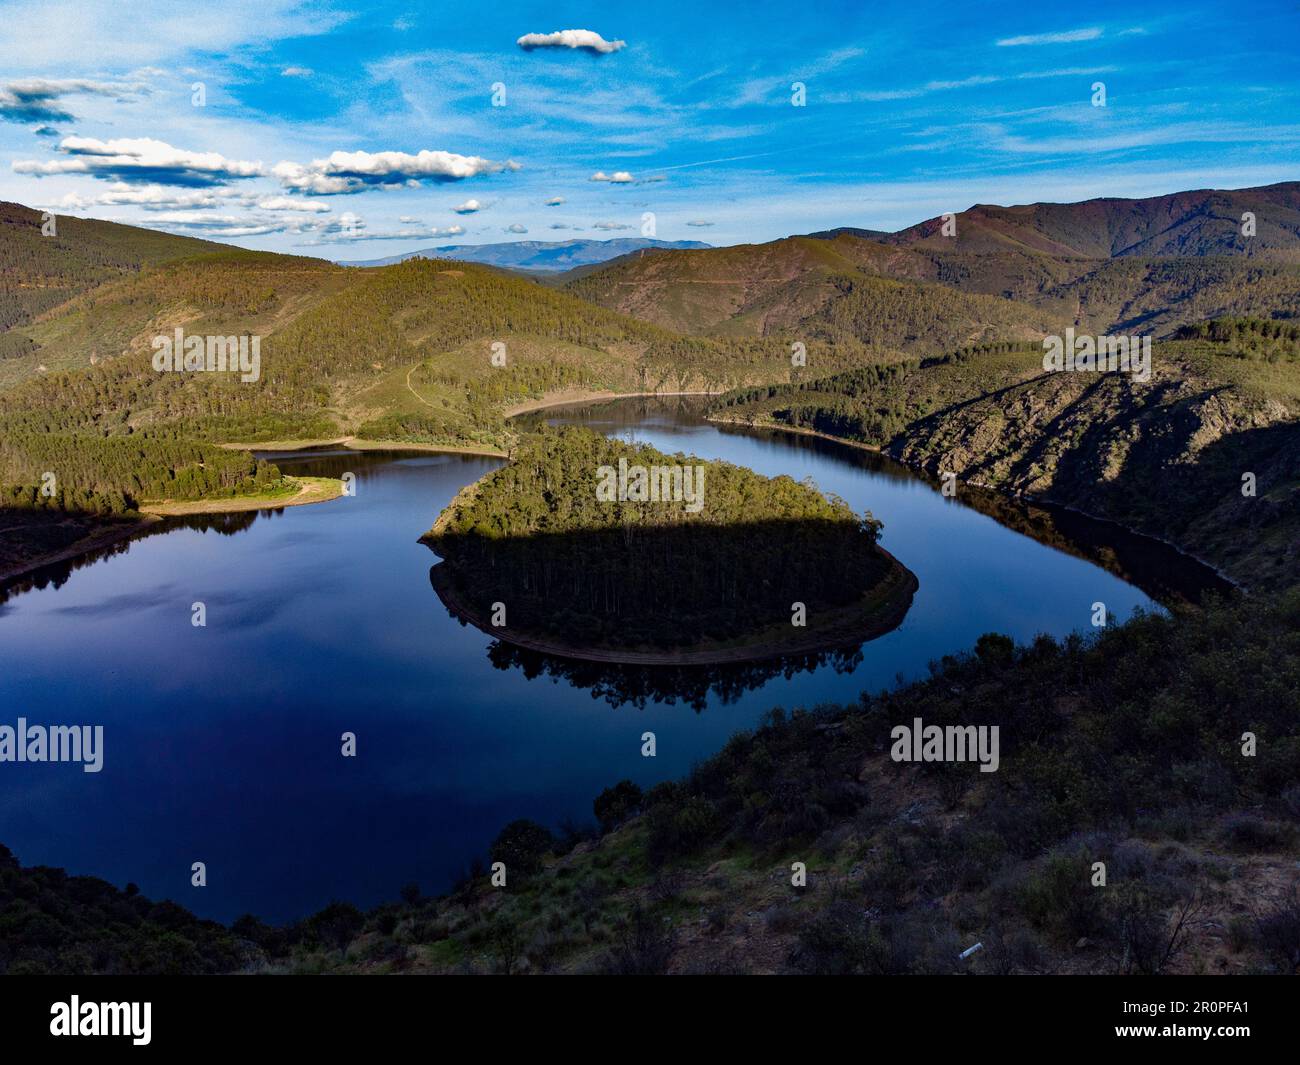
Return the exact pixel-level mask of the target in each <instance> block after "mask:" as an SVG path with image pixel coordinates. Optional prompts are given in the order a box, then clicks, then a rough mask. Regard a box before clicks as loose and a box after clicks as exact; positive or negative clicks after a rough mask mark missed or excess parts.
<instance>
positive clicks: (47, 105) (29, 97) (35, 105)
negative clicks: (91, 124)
mask: <svg viewBox="0 0 1300 1065" xmlns="http://www.w3.org/2000/svg"><path fill="white" fill-rule="evenodd" d="M148 91H149V87H148V86H147V85H146V84H144V83H143V82H121V81H92V80H89V79H86V78H65V79H53V78H24V79H22V80H20V81H10V82H7V83H6V84H4V85H0V121H7V122H71V121H73V118H74V116H73V115H72V114H71V113H70V112H68V111H67V110H65V109H64V107H63V105H62V99H63V97H65V96H74V95H78V94H80V95H86V96H107V97H111V98H113V99H116V100H125V99H129V98H131V97H133V96H140V95H144V94H146V93H148Z"/></svg>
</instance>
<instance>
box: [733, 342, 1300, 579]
mask: <svg viewBox="0 0 1300 1065" xmlns="http://www.w3.org/2000/svg"><path fill="white" fill-rule="evenodd" d="M1180 335H1181V336H1183V337H1184V339H1181V340H1177V341H1168V342H1161V343H1158V344H1156V345H1155V347H1154V350H1153V356H1152V373H1151V379H1150V381H1149V382H1146V383H1143V382H1139V381H1136V380H1134V379H1132V378H1131V377H1130V376H1128V375H1123V374H1116V373H1108V374H1095V373H1047V372H1044V370H1043V366H1042V358H1043V353H1042V347H1041V346H1032V345H1025V346H1016V345H991V346H988V347H986V348H984V349H971V350H968V351H964V352H959V353H957V354H955V355H953V356H951V357H947V358H942V359H932V360H926V361H924V362H921V361H915V360H914V361H911V362H907V363H900V364H898V365H895V366H890V367H886V368H868V369H863V370H858V371H852V372H850V373H847V374H841V375H836V376H832V377H829V378H825V379H822V380H814V381H806V382H801V383H799V384H796V385H779V386H771V387H766V388H754V389H742V390H738V391H736V392H733V393H730V394H729V395H727V396H724V397H722V399H721V400H720V401H719V402H718V403H717V404H716V406H715V416H716V417H718V418H721V419H724V420H736V421H742V422H745V423H748V424H752V425H779V426H786V427H790V428H796V429H804V430H812V431H816V432H821V433H825V434H827V435H830V436H835V437H840V438H843V439H847V440H852V441H856V442H860V443H864V444H868V445H870V446H873V447H877V448H880V449H881V450H883V451H885V452H886V453H887V454H890V455H892V456H893V457H895V458H897V459H899V460H900V461H903V462H905V463H908V464H909V465H912V466H915V467H919V468H921V469H924V470H926V471H927V472H929V473H930V474H932V475H934V476H939V475H941V474H942V473H944V472H953V473H956V474H957V476H958V478H959V480H960V481H963V482H969V483H972V484H979V485H983V486H987V487H991V488H995V489H998V490H1000V491H1003V492H1008V493H1011V494H1015V495H1027V496H1033V497H1036V498H1041V499H1045V500H1048V501H1052V502H1057V503H1063V504H1066V505H1068V506H1071V507H1074V508H1076V509H1079V510H1082V511H1084V512H1086V513H1090V514H1095V515H1099V516H1102V517H1107V518H1111V519H1113V520H1116V521H1119V522H1122V523H1124V524H1126V525H1130V526H1132V527H1134V528H1137V529H1139V530H1140V531H1143V532H1147V533H1150V534H1152V535H1156V536H1160V537H1164V538H1167V539H1171V540H1173V541H1174V542H1176V543H1179V544H1180V545H1182V546H1184V547H1186V548H1187V549H1189V550H1192V551H1194V552H1195V553H1197V554H1199V555H1201V556H1202V557H1205V558H1210V559H1213V560H1215V562H1216V563H1217V564H1219V565H1222V566H1224V567H1225V568H1227V569H1228V570H1229V571H1230V572H1231V573H1232V574H1233V575H1234V576H1236V577H1237V578H1238V579H1239V580H1244V581H1247V582H1249V583H1251V584H1255V585H1268V584H1272V583H1275V582H1277V581H1281V582H1282V583H1284V584H1291V583H1295V582H1296V581H1297V580H1300V556H1298V555H1297V552H1296V550H1295V544H1296V543H1297V542H1300V433H1298V432H1297V431H1296V419H1297V417H1298V416H1300V341H1297V340H1296V333H1295V330H1294V327H1291V326H1289V325H1287V324H1286V323H1278V322H1272V321H1261V320H1255V321H1242V320H1236V321H1224V322H1219V323H1207V324H1205V325H1202V326H1198V327H1191V328H1186V329H1184V330H1183V332H1182V333H1181V334H1180ZM1244 473H1252V474H1254V477H1255V482H1256V486H1257V495H1256V496H1254V497H1246V496H1243V494H1242V492H1241V486H1242V475H1243V474H1244ZM1243 528H1244V529H1249V530H1250V533H1249V535H1248V536H1243V535H1242V530H1243Z"/></svg>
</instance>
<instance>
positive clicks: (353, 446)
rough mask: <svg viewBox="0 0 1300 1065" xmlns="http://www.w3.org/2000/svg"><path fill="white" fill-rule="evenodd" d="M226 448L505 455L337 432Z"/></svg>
mask: <svg viewBox="0 0 1300 1065" xmlns="http://www.w3.org/2000/svg"><path fill="white" fill-rule="evenodd" d="M217 447H223V448H225V449H226V450H227V451H254V452H256V451H261V452H280V451H285V452H289V451H319V450H324V449H325V448H331V447H345V448H347V449H348V450H350V451H413V452H424V453H430V452H432V453H438V454H448V455H482V456H484V457H485V458H493V459H503V458H506V457H507V456H506V453H505V452H504V451H500V450H497V449H495V448H489V447H486V446H484V447H471V446H466V445H462V444H422V443H419V442H418V441H413V440H367V439H363V438H362V437H359V436H340V437H337V438H336V439H333V440H268V441H265V442H263V443H260V444H258V443H251V444H241V443H236V442H233V441H231V442H227V443H224V444H218V445H217Z"/></svg>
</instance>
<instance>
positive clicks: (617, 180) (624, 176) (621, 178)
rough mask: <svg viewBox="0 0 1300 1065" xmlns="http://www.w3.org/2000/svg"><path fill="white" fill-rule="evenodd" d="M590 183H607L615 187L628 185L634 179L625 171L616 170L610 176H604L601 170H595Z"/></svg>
mask: <svg viewBox="0 0 1300 1065" xmlns="http://www.w3.org/2000/svg"><path fill="white" fill-rule="evenodd" d="M589 180H591V181H608V182H611V183H612V184H615V185H629V184H631V183H632V182H633V181H634V180H635V179H634V178H633V177H632V175H631V174H629V173H628V172H627V171H626V170H616V171H614V173H612V174H606V173H605V171H603V170H597V171H596V172H595V173H594V174H592V175H591V177H590V179H589Z"/></svg>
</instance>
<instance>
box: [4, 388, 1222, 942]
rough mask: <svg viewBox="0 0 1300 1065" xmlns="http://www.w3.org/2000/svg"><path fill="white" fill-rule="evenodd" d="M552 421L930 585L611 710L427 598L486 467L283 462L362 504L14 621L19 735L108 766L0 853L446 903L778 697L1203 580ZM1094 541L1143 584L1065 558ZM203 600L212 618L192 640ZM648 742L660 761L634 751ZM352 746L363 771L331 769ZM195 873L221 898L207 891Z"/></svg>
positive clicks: (1097, 530)
mask: <svg viewBox="0 0 1300 1065" xmlns="http://www.w3.org/2000/svg"><path fill="white" fill-rule="evenodd" d="M536 417H544V418H546V419H547V420H548V421H574V422H583V423H585V424H589V425H592V426H594V427H597V428H599V429H601V430H603V431H605V432H609V433H617V434H620V435H628V434H631V435H634V436H635V437H636V438H638V439H640V440H643V441H646V442H648V443H652V444H654V445H655V446H656V447H658V448H660V449H662V450H665V451H668V452H676V451H685V452H688V453H693V454H695V455H698V456H700V457H703V458H709V459H712V458H721V459H726V460H728V461H731V462H735V463H738V464H741V465H744V466H748V467H750V468H752V469H754V470H757V471H758V472H760V473H763V474H767V475H775V474H779V473H787V474H790V475H791V476H793V477H795V478H804V477H811V478H812V479H813V480H814V481H815V482H816V483H817V485H818V486H819V487H820V488H821V489H822V490H823V491H827V492H835V493H838V494H839V495H841V496H843V497H844V498H845V499H846V500H848V502H849V503H850V504H852V505H853V507H854V508H855V509H857V510H859V511H861V510H864V509H868V508H869V509H871V510H872V511H873V512H874V513H875V516H876V517H877V518H880V519H881V520H883V521H884V523H885V533H884V539H883V543H884V545H885V546H886V547H888V548H889V549H890V550H891V551H892V552H893V553H894V554H895V555H897V556H898V558H899V559H900V560H901V561H902V562H903V563H904V564H905V565H906V566H908V567H909V568H910V569H911V570H912V571H913V572H914V573H915V574H916V575H917V577H918V578H919V580H920V590H919V592H918V593H917V596H916V600H915V603H914V605H913V607H912V610H911V612H910V613H909V614H908V616H907V619H906V621H905V622H904V623H903V625H902V627H901V628H899V629H898V630H896V631H894V632H892V633H890V634H889V635H887V636H885V637H883V638H881V639H879V640H876V641H874V642H872V643H869V644H867V645H866V646H865V647H864V648H863V649H862V653H861V660H860V661H859V662H858V663H857V664H856V667H855V668H853V669H852V670H843V669H842V668H841V669H840V670H838V671H837V669H836V668H835V666H834V665H832V664H828V665H826V666H823V667H821V668H818V669H815V670H814V671H812V672H799V673H795V674H794V675H792V676H790V677H785V676H779V675H778V676H776V677H775V678H773V679H770V680H768V681H767V682H766V683H763V684H762V685H761V686H760V687H757V688H755V689H752V690H749V691H746V692H744V693H743V694H741V695H740V696H739V697H738V698H734V699H729V700H724V699H722V698H719V697H718V696H716V695H714V696H711V697H710V698H709V699H708V700H707V703H706V705H704V706H703V708H702V709H697V708H692V706H690V705H687V704H684V703H683V702H681V701H680V700H679V701H677V702H676V703H675V704H668V703H664V702H656V701H653V700H651V701H646V702H645V703H644V705H636V704H634V703H623V704H621V705H614V704H616V703H617V702H618V700H617V699H610V698H605V697H603V695H601V694H593V691H592V689H591V687H590V686H584V685H582V684H575V683H572V682H571V681H570V680H568V679H563V678H561V679H556V678H555V677H553V676H549V675H546V674H545V673H543V674H541V675H535V674H536V671H535V670H527V671H526V670H524V669H521V668H519V667H518V666H517V665H506V666H505V668H498V667H497V666H495V665H494V664H493V659H491V658H490V657H489V650H490V648H491V647H492V645H493V642H494V641H492V640H491V639H490V638H489V637H488V636H486V635H484V634H483V633H480V632H478V631H477V630H475V629H473V628H466V627H463V626H461V625H460V624H459V623H458V622H456V621H454V620H453V619H451V618H450V617H449V616H448V614H447V612H446V610H445V609H444V608H443V607H442V606H441V604H440V603H439V601H438V599H437V596H436V595H435V594H434V592H433V589H432V588H431V587H430V585H429V569H430V567H431V566H432V565H433V564H434V563H435V562H436V561H437V560H436V558H435V556H433V554H432V553H431V552H430V551H429V550H428V549H427V548H425V547H423V546H422V545H420V544H419V543H417V537H419V536H420V534H421V533H423V532H424V531H425V530H426V529H427V528H428V527H429V526H430V525H431V524H432V523H433V520H434V519H435V518H436V517H437V515H438V512H439V511H440V510H441V509H442V508H443V507H444V506H445V505H446V503H447V502H448V501H449V500H450V499H451V498H452V496H453V495H455V493H456V492H457V491H458V490H459V489H460V488H461V487H462V486H463V485H465V484H467V483H468V482H470V481H472V480H475V479H476V478H478V477H480V476H482V475H483V474H484V473H486V472H488V471H489V470H491V469H493V468H494V467H495V466H496V465H497V464H498V463H497V460H494V459H487V458H477V457H466V456H459V455H432V454H430V455H412V454H403V455H376V454H373V453H364V454H362V453H354V452H340V451H331V452H314V453H310V454H297V455H293V456H276V461H277V463H279V464H280V465H281V466H282V468H284V469H286V470H287V471H288V472H292V473H308V474H309V473H314V472H315V473H330V474H334V475H337V474H338V473H340V472H343V471H344V470H352V471H354V472H355V473H356V474H357V485H358V486H357V495H356V497H355V498H351V499H341V500H337V501H334V502H331V503H327V504H321V505H317V506H306V507H295V508H289V509H284V510H281V511H277V512H265V513H261V514H257V515H236V516H232V517H230V518H228V519H225V520H223V521H222V522H220V523H218V525H214V524H213V523H211V522H209V521H207V520H199V521H195V522H192V523H191V524H190V525H189V526H186V525H181V524H179V523H178V524H177V525H176V526H175V527H173V528H170V529H169V530H168V531H166V532H164V533H162V534H158V535H151V536H147V537H145V538H142V539H139V540H136V541H134V542H132V543H131V544H130V545H129V546H128V547H127V548H126V549H125V550H124V551H119V552H118V553H115V554H112V555H109V556H107V557H103V558H101V559H98V560H96V561H93V562H91V563H89V564H87V565H84V566H81V567H80V568H76V569H73V570H71V572H69V571H68V570H67V568H65V569H64V570H62V571H55V572H54V575H53V577H51V578H50V579H49V580H48V581H47V582H46V583H45V586H44V587H38V588H33V589H27V590H16V591H12V592H11V594H10V595H9V597H8V599H7V601H5V602H4V603H3V604H2V605H0V708H2V709H0V723H8V724H11V725H12V724H14V722H15V719H16V718H17V717H18V716H20V715H22V716H25V717H26V718H27V719H28V720H29V721H30V722H32V723H34V724H35V723H40V724H82V723H85V724H102V725H103V726H104V733H105V736H104V746H105V755H104V768H103V771H102V772H100V773H98V774H86V773H83V772H82V771H81V769H80V768H79V767H78V766H69V765H15V764H8V763H6V764H3V765H0V842H3V843H4V844H6V845H8V846H9V847H10V848H11V849H12V850H13V851H14V853H15V854H16V855H17V856H18V857H19V858H20V859H21V860H22V861H23V862H24V863H26V864H47V865H57V866H63V867H66V868H67V869H68V870H69V871H70V872H73V873H79V874H89V875H95V876H100V877H103V878H105V879H108V880H110V881H112V882H114V883H116V884H118V885H119V886H120V885H123V884H125V883H126V882H127V881H134V882H135V883H137V884H139V886H140V888H141V890H142V891H143V892H145V893H146V894H147V895H150V896H153V897H159V898H172V899H175V900H176V901H178V902H180V903H182V904H183V905H185V906H187V907H189V908H191V909H193V910H195V911H196V912H198V913H200V914H202V915H205V916H212V917H216V918H219V919H223V920H225V919H231V918H233V917H235V916H238V915H239V914H241V913H245V912H253V913H256V914H258V915H259V916H261V917H263V918H265V919H268V920H275V921H279V920H288V919H293V918H297V917H300V916H303V915H305V914H307V913H309V912H311V911H313V910H315V909H317V908H319V907H320V906H322V905H324V904H325V903H326V902H328V901H330V900H331V899H335V898H338V899H347V900H349V901H352V902H355V903H357V904H358V905H361V906H368V905H372V904H374V903H377V902H379V901H383V900H387V899H392V898H395V897H396V895H397V892H398V889H399V888H400V887H401V886H402V885H403V884H405V883H408V882H411V881H416V882H418V883H419V884H420V885H421V887H422V888H423V889H424V890H426V891H438V890H441V889H443V888H445V887H446V886H447V885H448V882H449V880H450V878H451V877H452V876H454V875H455V874H456V873H457V872H459V871H460V870H462V869H463V868H464V867H465V866H466V865H467V864H468V862H469V861H470V860H471V859H472V858H473V857H474V856H475V855H480V854H483V853H484V852H485V850H486V845H487V843H488V842H489V841H490V840H491V838H492V837H493V835H495V833H496V831H497V830H498V829H499V828H500V827H501V826H502V825H503V824H505V823H506V822H507V821H510V820H512V819H514V818H516V817H531V818H533V819H535V820H539V821H542V822H544V823H548V824H551V825H556V824H558V823H559V822H560V821H561V820H562V819H565V818H572V819H575V820H578V821H589V820H590V819H591V801H592V799H593V798H594V797H595V795H596V794H597V793H598V792H599V791H600V790H601V789H602V788H603V787H605V786H607V785H609V784H611V783H614V782H615V781H617V780H619V779H621V778H624V777H628V778H631V779H633V780H635V781H637V782H638V783H640V784H642V785H643V786H646V785H649V784H652V783H655V782H656V781H659V780H663V779H666V778H669V777H676V776H679V775H681V774H682V773H684V772H686V771H687V770H689V768H690V767H691V765H692V763H694V762H696V761H698V760H699V759H701V758H703V757H705V756H707V755H709V754H711V753H713V752H714V751H716V750H718V749H719V748H720V747H721V746H722V745H723V744H724V743H725V742H726V740H727V738H728V737H729V736H731V735H732V734H733V733H734V732H736V731H737V730H740V729H744V728H748V727H751V726H752V725H753V724H754V723H755V722H756V721H757V720H758V719H759V717H760V716H761V715H762V714H764V713H765V712H766V711H767V710H769V709H771V708H772V707H774V706H784V707H787V708H791V707H796V706H812V705H815V704H818V703H823V702H847V701H852V700H854V699H856V698H857V696H858V694H859V693H860V692H861V691H863V690H864V689H867V690H871V691H876V690H879V689H880V688H882V687H887V686H890V685H892V684H893V683H894V681H895V678H896V677H897V676H899V675H901V676H903V677H906V678H911V677H916V676H918V675H921V674H923V673H924V672H925V671H926V668H927V663H928V662H929V661H931V660H933V659H936V658H938V657H940V656H941V655H944V654H947V653H953V652H957V651H961V650H964V649H967V648H969V647H970V646H971V645H972V644H973V643H974V641H975V639H976V638H977V637H978V636H979V635H980V634H981V633H984V632H988V631H990V630H996V631H999V632H1004V633H1009V634H1010V635H1012V636H1014V637H1016V638H1017V639H1020V640H1027V639H1029V638H1032V637H1033V636H1034V635H1035V634H1037V633H1040V632H1048V633H1052V634H1055V635H1062V634H1065V633H1067V632H1069V631H1070V630H1072V629H1080V630H1086V629H1088V628H1089V627H1090V616H1091V612H1092V604H1093V603H1094V602H1097V601H1100V602H1104V603H1105V604H1106V605H1107V608H1108V609H1109V611H1110V612H1111V614H1112V616H1117V617H1121V618H1123V617H1127V616H1128V615H1129V614H1130V613H1131V612H1132V610H1133V609H1134V608H1136V607H1142V608H1147V609H1158V607H1157V606H1156V605H1155V603H1154V602H1153V600H1152V599H1151V598H1150V597H1149V596H1148V594H1147V592H1144V591H1142V590H1141V587H1146V588H1148V589H1150V590H1156V589H1163V588H1164V585H1165V583H1166V582H1169V581H1176V582H1181V583H1183V584H1186V585H1188V586H1190V587H1193V588H1195V587H1196V586H1198V585H1200V584H1203V583H1205V582H1206V581H1207V580H1208V573H1207V571H1205V570H1203V569H1202V568H1200V567H1198V566H1196V565H1195V564H1194V563H1191V562H1190V561H1189V560H1186V559H1183V558H1182V557H1181V556H1177V555H1175V554H1174V553H1173V552H1170V551H1167V550H1165V549H1163V548H1161V547H1160V546H1159V545H1153V544H1151V543H1150V542H1149V541H1142V540H1140V539H1139V538H1135V537H1131V536H1127V535H1126V534H1122V533H1121V532H1120V531H1119V530H1115V529H1113V528H1108V527H1105V526H1102V525H1100V524H1099V523H1091V522H1087V521H1084V520H1081V519H1077V518H1064V517H1063V518H1061V522H1060V525H1059V526H1053V527H1052V531H1051V533H1050V536H1049V534H1048V533H1045V532H1044V531H1043V529H1042V527H1041V522H1042V515H1041V514H1040V515H1039V519H1040V520H1039V528H1038V533H1037V534H1038V535H1039V536H1040V537H1043V538H1048V539H1054V542H1055V543H1056V544H1057V546H1048V545H1046V544H1044V543H1040V542H1038V541H1037V540H1035V539H1033V538H1030V537H1029V536H1026V535H1024V534H1023V533H1022V532H1018V531H1014V530H1013V529H1012V528H1010V527H1008V525H1006V524H1002V523H1000V522H999V521H997V520H994V519H993V518H992V517H989V516H987V515H986V514H984V513H981V512H980V510H978V509H974V508H972V507H971V506H968V505H966V503H965V502H962V501H953V500H949V499H945V498H943V497H942V496H941V495H940V494H939V493H938V492H937V491H936V489H935V487H934V486H932V485H931V484H929V483H927V482H925V481H923V480H920V479H918V478H916V477H913V476H912V475H911V474H908V473H906V472H905V471H902V470H901V469H899V468H898V467H896V466H893V465H892V464H888V463H885V462H883V461H882V460H879V459H877V458H875V457H874V456H871V455H868V454H865V453H863V452H859V451H854V450H850V449H848V448H844V447H841V446H838V445H833V444H828V443H824V442H821V441H815V440H811V439H808V438H802V437H793V436H789V435H780V436H778V435H772V434H750V433H741V432H736V431H730V430H723V429H721V428H719V427H717V426H713V425H710V424H708V423H706V422H704V421H702V419H701V418H700V417H699V416H698V413H697V412H696V407H695V406H694V405H692V404H689V403H675V402H657V403H656V402H646V401H619V402H617V403H607V404H601V405H598V406H592V407H584V408H563V409H556V410H551V411H547V412H545V413H544V414H542V415H539V416H536ZM1013 509H1014V508H1013ZM1001 516H1002V517H1003V518H1004V519H1005V520H1012V519H1014V514H1012V515H1011V517H1008V512H1004V513H1002V515H1001ZM1103 541H1104V542H1105V543H1106V544H1107V545H1108V547H1107V551H1106V557H1107V558H1108V561H1109V564H1110V565H1111V567H1112V568H1113V569H1116V570H1117V571H1119V572H1122V573H1123V574H1124V578H1121V577H1120V576H1117V575H1116V574H1115V573H1112V572H1108V571H1107V570H1106V569H1103V568H1101V567H1100V566H1099V565H1097V564H1095V563H1094V562H1092V561H1088V560H1086V559H1085V558H1082V557H1076V556H1075V555H1073V554H1071V553H1069V552H1068V551H1066V550H1062V549H1060V548H1061V547H1062V546H1066V547H1070V548H1071V549H1072V550H1079V551H1083V552H1084V553H1088V552H1094V553H1095V550H1096V545H1097V544H1098V543H1100V542H1103ZM1155 594H1162V592H1161V591H1156V592H1155ZM196 601H201V602H203V603H205V604H206V608H207V626H206V627H205V628H195V627H194V626H192V625H191V623H190V617H191V613H190V612H191V604H193V603H194V602H196ZM841 667H842V664H841ZM528 674H533V679H529V675H528ZM647 729H650V730H653V731H654V732H655V733H656V735H657V738H658V757H657V758H654V759H646V758H642V757H641V754H640V747H641V734H642V732H644V731H646V730H647ZM345 731H346V732H354V733H355V734H356V736H357V745H358V757H356V758H343V757H341V755H340V735H341V733H343V732H345ZM195 861H203V862H205V863H206V864H207V869H208V886H207V887H206V888H192V887H191V886H190V866H191V863H193V862H195Z"/></svg>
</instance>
